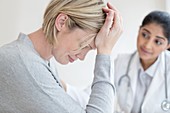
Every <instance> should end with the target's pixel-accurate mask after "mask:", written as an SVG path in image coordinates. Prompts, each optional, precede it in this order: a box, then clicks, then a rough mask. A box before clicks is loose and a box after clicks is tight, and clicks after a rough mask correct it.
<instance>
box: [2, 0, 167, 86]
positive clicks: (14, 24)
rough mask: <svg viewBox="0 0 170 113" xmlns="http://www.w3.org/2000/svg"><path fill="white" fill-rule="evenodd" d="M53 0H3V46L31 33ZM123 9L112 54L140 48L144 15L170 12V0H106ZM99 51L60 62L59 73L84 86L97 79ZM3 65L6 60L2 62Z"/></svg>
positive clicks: (69, 80) (39, 23)
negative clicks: (78, 58) (138, 39)
mask: <svg viewBox="0 0 170 113" xmlns="http://www.w3.org/2000/svg"><path fill="white" fill-rule="evenodd" d="M49 2H50V0H0V46H2V45H4V44H6V43H9V42H11V41H13V40H15V39H17V37H18V35H19V33H20V32H23V33H25V34H29V33H31V32H33V31H35V30H37V29H38V28H40V27H41V25H42V20H43V13H44V10H45V8H46V6H47V4H48V3H49ZM105 2H106V3H107V2H110V3H111V4H113V5H114V6H115V7H116V8H117V9H118V10H119V11H120V13H121V15H122V17H123V23H124V32H123V34H122V36H121V38H120V39H119V40H118V42H117V44H116V46H115V48H114V49H113V52H112V58H113V60H114V58H116V56H117V54H119V53H131V52H133V51H135V50H136V39H137V33H138V29H139V26H140V25H141V22H142V20H143V18H144V17H145V16H146V15H147V14H148V13H149V12H151V11H153V10H164V11H168V12H170V0H105ZM95 54H96V51H91V52H90V53H89V54H88V55H87V57H86V58H85V61H76V62H74V64H68V65H60V64H58V63H57V62H56V67H57V68H58V73H59V75H60V77H61V79H63V80H64V81H66V82H67V83H69V84H71V85H74V86H77V87H79V88H83V87H85V86H86V85H88V84H90V83H91V82H92V79H93V69H94V61H95ZM0 65H2V64H0Z"/></svg>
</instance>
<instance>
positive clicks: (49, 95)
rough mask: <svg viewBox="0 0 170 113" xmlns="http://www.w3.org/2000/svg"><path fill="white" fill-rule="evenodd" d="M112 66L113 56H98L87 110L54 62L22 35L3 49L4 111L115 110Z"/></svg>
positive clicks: (0, 92)
mask: <svg viewBox="0 0 170 113" xmlns="http://www.w3.org/2000/svg"><path fill="white" fill-rule="evenodd" d="M110 66H111V61H110V56H107V55H97V56H96V64H95V70H94V80H93V86H92V93H91V96H90V100H89V103H88V105H87V107H86V109H83V108H81V107H80V105H78V103H76V102H75V101H74V100H73V99H72V98H71V97H70V96H68V95H67V94H66V93H65V91H64V90H63V88H62V85H61V84H60V80H59V77H58V74H57V72H56V70H55V68H54V65H53V63H52V62H51V63H50V66H49V65H48V62H47V61H45V60H43V59H42V58H41V57H40V56H39V54H38V53H37V52H36V51H35V50H34V47H33V44H32V42H31V40H30V39H29V37H28V36H27V35H25V34H20V36H19V38H18V39H17V40H16V41H14V42H11V43H9V44H7V45H4V46H3V47H1V48H0V113H113V100H114V87H113V84H112V83H111V82H110V77H111V73H110Z"/></svg>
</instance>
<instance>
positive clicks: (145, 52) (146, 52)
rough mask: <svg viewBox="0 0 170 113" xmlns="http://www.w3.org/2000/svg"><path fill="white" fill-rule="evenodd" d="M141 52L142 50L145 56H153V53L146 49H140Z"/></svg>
mask: <svg viewBox="0 0 170 113" xmlns="http://www.w3.org/2000/svg"><path fill="white" fill-rule="evenodd" d="M140 50H141V52H142V53H144V54H149V55H151V54H152V53H151V52H148V51H147V50H146V49H144V47H140Z"/></svg>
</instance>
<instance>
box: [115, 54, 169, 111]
mask: <svg viewBox="0 0 170 113" xmlns="http://www.w3.org/2000/svg"><path fill="white" fill-rule="evenodd" d="M135 54H136V52H134V53H133V54H132V56H131V57H130V59H129V62H128V67H127V70H126V74H125V75H123V76H121V77H120V79H119V81H118V86H120V84H121V82H122V79H125V78H126V79H127V86H128V88H130V86H131V84H130V81H131V80H130V76H129V75H128V73H129V69H130V65H131V62H132V59H133V57H134V56H135ZM164 77H165V100H163V101H162V103H161V109H162V110H163V111H165V112H167V111H170V101H169V100H168V80H167V67H166V55H165V74H164Z"/></svg>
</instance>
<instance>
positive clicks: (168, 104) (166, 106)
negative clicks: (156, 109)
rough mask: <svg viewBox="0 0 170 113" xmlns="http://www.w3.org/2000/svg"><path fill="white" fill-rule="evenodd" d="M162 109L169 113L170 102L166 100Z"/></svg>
mask: <svg viewBox="0 0 170 113" xmlns="http://www.w3.org/2000/svg"><path fill="white" fill-rule="evenodd" d="M161 108H162V110H163V111H165V112H167V111H169V110H170V102H169V101H168V100H164V101H163V102H162V104H161Z"/></svg>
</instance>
